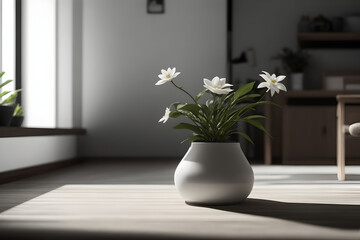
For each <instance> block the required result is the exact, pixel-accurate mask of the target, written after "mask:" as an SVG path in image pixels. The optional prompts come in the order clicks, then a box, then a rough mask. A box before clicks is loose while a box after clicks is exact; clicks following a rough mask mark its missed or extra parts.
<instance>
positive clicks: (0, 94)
mask: <svg viewBox="0 0 360 240" xmlns="http://www.w3.org/2000/svg"><path fill="white" fill-rule="evenodd" d="M8 93H10V91H3V92H2V93H0V98H1V97H3V96H5V95H6V94H8Z"/></svg>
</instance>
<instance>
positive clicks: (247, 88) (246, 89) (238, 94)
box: [232, 82, 255, 102]
mask: <svg viewBox="0 0 360 240" xmlns="http://www.w3.org/2000/svg"><path fill="white" fill-rule="evenodd" d="M254 84H255V82H251V83H248V84H245V85H244V86H242V87H240V88H239V89H238V90H237V91H236V92H235V94H234V96H233V97H232V102H234V101H236V100H237V99H238V98H239V97H242V96H244V95H245V94H247V93H249V92H250V91H251V90H252V89H253V88H254Z"/></svg>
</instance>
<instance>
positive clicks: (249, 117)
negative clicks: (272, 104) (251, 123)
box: [242, 115, 266, 120]
mask: <svg viewBox="0 0 360 240" xmlns="http://www.w3.org/2000/svg"><path fill="white" fill-rule="evenodd" d="M257 118H266V117H265V116H263V115H251V116H247V117H244V118H242V119H243V120H248V119H257Z"/></svg>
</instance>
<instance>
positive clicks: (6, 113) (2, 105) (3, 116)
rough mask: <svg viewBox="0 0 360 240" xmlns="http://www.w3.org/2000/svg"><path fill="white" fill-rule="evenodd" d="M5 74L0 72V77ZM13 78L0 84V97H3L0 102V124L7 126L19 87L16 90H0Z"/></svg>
mask: <svg viewBox="0 0 360 240" xmlns="http://www.w3.org/2000/svg"><path fill="white" fill-rule="evenodd" d="M4 74H5V72H1V73H0V78H2V76H3V75H4ZM12 81H13V80H7V81H5V82H4V83H2V84H0V99H1V98H5V99H3V100H2V101H1V102H0V126H9V125H10V122H11V118H12V115H13V113H14V108H15V105H14V103H15V101H16V98H17V95H18V92H19V91H21V89H18V90H16V91H13V92H11V91H2V90H1V89H2V88H3V87H4V86H6V85H7V84H9V83H11V82H12Z"/></svg>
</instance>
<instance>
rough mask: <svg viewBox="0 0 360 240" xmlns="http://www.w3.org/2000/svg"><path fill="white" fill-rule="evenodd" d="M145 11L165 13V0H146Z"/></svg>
mask: <svg viewBox="0 0 360 240" xmlns="http://www.w3.org/2000/svg"><path fill="white" fill-rule="evenodd" d="M147 12H148V13H149V14H163V13H165V0H147Z"/></svg>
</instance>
